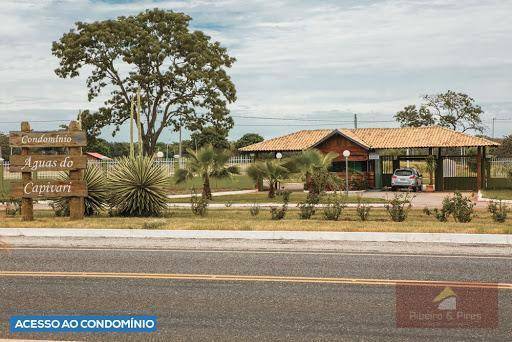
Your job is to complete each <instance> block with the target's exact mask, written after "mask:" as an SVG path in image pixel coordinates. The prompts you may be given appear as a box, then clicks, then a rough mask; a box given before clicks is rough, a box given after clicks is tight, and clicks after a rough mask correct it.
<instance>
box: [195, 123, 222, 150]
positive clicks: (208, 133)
mask: <svg viewBox="0 0 512 342" xmlns="http://www.w3.org/2000/svg"><path fill="white" fill-rule="evenodd" d="M190 140H191V141H192V144H193V145H194V147H196V146H197V148H201V147H203V146H206V145H212V146H213V147H214V148H216V149H229V147H230V145H229V141H228V130H227V129H225V128H222V127H217V126H208V127H204V128H203V129H202V130H200V131H197V132H194V133H192V134H191V135H190Z"/></svg>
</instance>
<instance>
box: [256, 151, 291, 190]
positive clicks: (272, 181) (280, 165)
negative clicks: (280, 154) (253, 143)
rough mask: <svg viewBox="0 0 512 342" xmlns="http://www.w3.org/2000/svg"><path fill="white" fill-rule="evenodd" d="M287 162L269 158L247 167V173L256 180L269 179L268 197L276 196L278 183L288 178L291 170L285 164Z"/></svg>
mask: <svg viewBox="0 0 512 342" xmlns="http://www.w3.org/2000/svg"><path fill="white" fill-rule="evenodd" d="M284 164H285V162H283V161H279V160H276V159H269V160H265V161H260V162H257V163H254V164H251V165H250V166H249V167H248V168H247V174H248V175H249V177H251V178H252V179H253V180H254V181H255V182H259V181H260V180H267V181H268V184H269V191H268V197H269V198H274V197H275V196H276V187H277V183H278V182H279V181H281V180H283V179H286V178H288V176H289V175H290V170H289V169H288V168H286V167H285V166H284Z"/></svg>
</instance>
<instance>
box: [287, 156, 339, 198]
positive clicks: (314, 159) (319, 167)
mask: <svg viewBox="0 0 512 342" xmlns="http://www.w3.org/2000/svg"><path fill="white" fill-rule="evenodd" d="M338 155H339V154H338V153H336V152H329V153H327V154H323V153H322V152H320V151H319V150H316V149H309V150H305V151H302V152H301V153H300V154H299V155H298V156H296V157H295V158H293V159H292V160H290V161H289V162H288V165H287V166H288V168H289V169H291V170H292V171H293V172H297V173H302V174H303V175H304V177H305V179H306V185H307V187H308V190H309V191H310V192H315V193H316V194H318V193H319V192H320V191H322V189H320V188H319V187H316V186H314V184H313V181H312V176H313V175H315V174H318V173H327V172H328V170H329V167H330V166H331V164H332V161H333V160H334V159H336V158H337V157H338ZM323 178H325V177H323Z"/></svg>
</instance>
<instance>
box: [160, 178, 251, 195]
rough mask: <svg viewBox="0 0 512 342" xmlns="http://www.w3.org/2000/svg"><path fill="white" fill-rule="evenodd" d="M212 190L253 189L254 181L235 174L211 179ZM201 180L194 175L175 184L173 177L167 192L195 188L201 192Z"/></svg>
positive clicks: (178, 192) (182, 192) (186, 192)
mask: <svg viewBox="0 0 512 342" xmlns="http://www.w3.org/2000/svg"><path fill="white" fill-rule="evenodd" d="M210 185H211V187H212V191H230V190H248V189H254V181H253V180H252V179H251V178H250V177H249V176H246V175H237V176H233V177H231V178H225V179H212V180H211V181H210ZM202 186H203V181H202V179H201V178H199V177H196V178H194V179H191V180H188V181H186V182H185V183H182V184H175V183H174V179H173V180H172V185H171V186H170V187H169V194H171V195H175V194H189V193H190V192H191V189H194V188H195V189H196V191H197V192H198V193H201V189H202Z"/></svg>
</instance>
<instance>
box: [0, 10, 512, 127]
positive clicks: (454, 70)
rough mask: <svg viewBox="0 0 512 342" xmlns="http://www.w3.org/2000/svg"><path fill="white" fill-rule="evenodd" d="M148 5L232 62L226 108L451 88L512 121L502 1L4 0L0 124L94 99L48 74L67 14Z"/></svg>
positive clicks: (70, 17)
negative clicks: (182, 17) (211, 42)
mask: <svg viewBox="0 0 512 342" xmlns="http://www.w3.org/2000/svg"><path fill="white" fill-rule="evenodd" d="M153 7H161V8H168V9H173V10H177V11H183V12H186V13H187V14H189V15H191V16H192V18H193V21H192V25H193V27H194V28H197V29H201V30H204V31H206V32H207V33H208V34H209V35H211V36H212V37H213V38H214V39H216V40H219V41H221V43H222V44H223V45H225V46H227V47H228V49H229V52H230V53H231V54H232V55H234V56H235V57H236V58H237V60H238V61H237V63H236V64H235V66H234V68H233V70H232V71H231V74H232V76H233V79H234V80H235V82H236V85H237V88H238V99H239V100H238V101H237V103H236V104H234V105H233V106H232V110H233V112H234V113H236V112H238V113H251V114H253V115H262V116H263V115H266V116H268V115H288V116H304V115H312V113H315V114H314V115H316V116H318V115H321V114H319V113H326V112H329V111H339V113H346V112H359V113H362V115H367V116H369V117H371V116H374V117H388V118H389V117H390V116H391V115H392V114H393V113H394V112H396V111H397V110H398V109H400V108H401V107H403V106H404V105H406V104H408V103H411V102H417V101H418V98H419V96H420V95H421V94H424V93H432V92H440V91H444V90H446V89H454V90H460V91H464V92H467V93H469V94H470V95H471V96H473V97H474V98H476V99H477V100H478V102H480V103H481V104H482V105H483V106H484V108H489V110H490V111H492V112H494V113H500V115H504V114H506V113H507V112H508V113H509V114H508V115H509V116H512V114H510V112H509V110H510V109H511V107H512V105H510V102H509V96H510V93H511V92H512V81H511V80H512V68H511V66H512V47H511V44H510V37H511V36H512V22H511V21H510V20H509V18H508V16H509V14H510V13H512V2H510V1H498V0H489V1H479V0H465V1H456V0H446V1H444V0H443V1H441V0H434V1H432V0H407V1H406V0H389V1H385V0H383V1H357V0H350V1H349V0H347V1H334V0H333V1H322V2H319V1H312V0H311V1H296V0H280V1H235V0H222V1H214V0H212V1H206V0H204V1H201V0H192V1H166V0H164V1H150V0H146V1H142V0H141V1H133V2H118V3H115V4H112V3H109V2H108V1H93V0H76V1H71V0H68V1H58V0H42V1H39V0H31V1H29V0H27V1H14V0H3V1H1V2H0V23H2V24H1V25H0V61H1V62H2V63H1V64H0V121H1V120H2V119H4V118H5V116H6V115H8V113H9V111H15V110H30V111H37V110H42V109H55V110H61V109H66V108H76V109H77V108H95V107H97V106H99V105H100V104H101V103H99V102H95V103H92V104H91V103H88V102H87V100H86V90H85V87H84V78H83V77H81V78H78V79H74V80H61V79H58V78H57V76H55V74H54V73H53V69H55V67H56V66H57V60H56V59H55V58H54V57H53V56H52V55H51V51H50V49H51V42H52V41H53V40H56V39H58V38H59V37H60V36H61V35H62V33H64V32H66V31H68V30H69V29H70V28H71V27H72V25H73V23H74V22H75V21H78V20H80V21H91V20H100V19H105V18H112V17H116V16H118V15H129V14H134V13H137V12H139V11H141V10H144V9H146V8H153ZM59 113H60V112H59ZM490 114H491V113H490ZM340 115H342V114H340ZM245 122H246V121H245ZM511 128H512V124H511V125H509V126H506V125H504V126H503V127H502V128H501V129H502V131H503V133H505V131H506V130H507V129H508V130H509V131H510V129H511ZM262 130H263V128H262Z"/></svg>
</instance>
